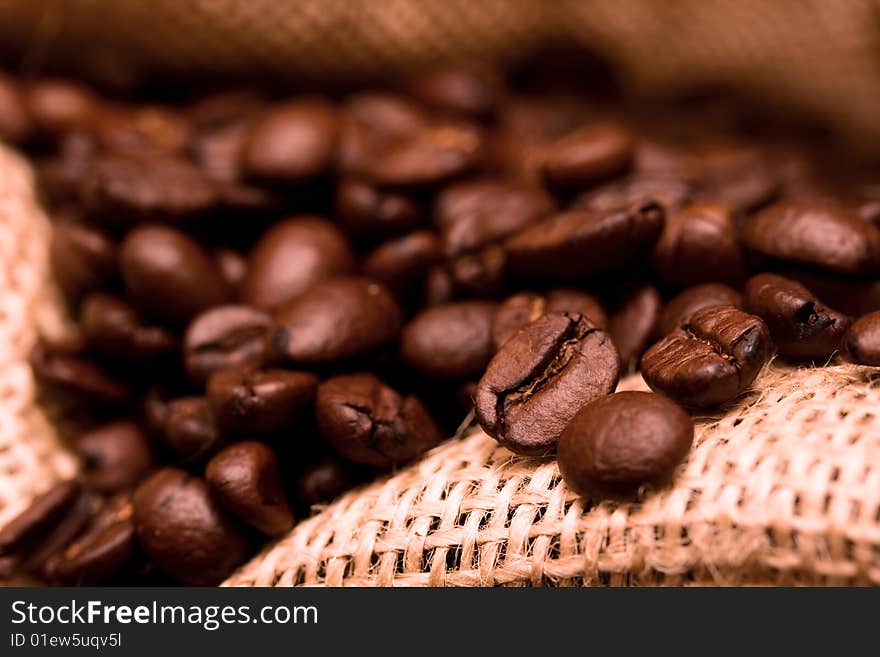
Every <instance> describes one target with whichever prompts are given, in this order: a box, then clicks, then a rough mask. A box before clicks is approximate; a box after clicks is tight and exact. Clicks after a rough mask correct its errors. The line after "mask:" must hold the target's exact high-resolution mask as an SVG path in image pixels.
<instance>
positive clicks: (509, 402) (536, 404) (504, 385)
mask: <svg viewBox="0 0 880 657" xmlns="http://www.w3.org/2000/svg"><path fill="white" fill-rule="evenodd" d="M619 375H620V356H619V355H618V353H617V349H615V347H614V345H613V344H612V342H611V338H610V337H609V336H608V334H607V333H605V332H604V331H603V330H601V329H599V328H598V327H596V326H595V325H594V324H592V323H591V322H590V321H589V320H588V319H587V318H585V317H584V316H583V315H578V314H571V313H552V314H549V315H544V316H543V317H541V318H539V319H537V320H535V321H534V322H532V323H531V324H529V325H528V326H526V327H525V328H523V329H522V330H521V331H520V332H519V333H517V334H516V335H515V336H513V337H512V338H511V339H510V340H508V341H507V343H505V345H504V346H503V347H502V348H501V349H500V350H499V351H498V353H497V354H495V356H494V358H492V361H491V362H490V363H489V366H488V367H487V368H486V373H485V374H484V375H483V378H482V379H480V382H479V384H478V385H477V394H476V399H475V403H476V414H477V420H478V421H479V423H480V426H481V427H482V428H483V430H484V431H485V432H486V433H487V434H489V435H490V436H492V437H493V438H495V439H496V440H498V442H500V443H501V444H502V445H504V446H505V447H507V448H508V449H510V450H511V451H514V452H516V453H518V454H545V453H548V452H551V451H553V450H554V449H555V448H556V443H557V441H558V440H559V436H560V435H561V434H562V431H563V429H564V428H565V426H566V425H567V424H568V423H569V421H570V420H571V419H572V418H573V417H574V416H575V414H577V413H578V411H580V410H581V408H583V407H584V406H586V405H587V404H589V403H590V402H591V401H594V400H596V399H598V398H600V397H603V396H605V395H607V394H609V393H610V392H612V391H613V390H614V388H615V387H616V386H617V380H618V377H619Z"/></svg>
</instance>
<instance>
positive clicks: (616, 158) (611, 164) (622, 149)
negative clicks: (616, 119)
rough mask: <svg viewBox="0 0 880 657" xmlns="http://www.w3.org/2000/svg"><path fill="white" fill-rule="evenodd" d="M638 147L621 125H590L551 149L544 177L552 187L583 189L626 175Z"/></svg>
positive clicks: (542, 172) (544, 168)
mask: <svg viewBox="0 0 880 657" xmlns="http://www.w3.org/2000/svg"><path fill="white" fill-rule="evenodd" d="M634 146H635V145H634V141H633V135H632V134H631V133H630V131H629V130H627V129H626V128H625V127H624V126H622V125H620V124H618V123H613V122H610V121H608V122H603V123H597V124H594V125H590V126H587V127H585V128H581V129H579V130H576V131H574V132H572V133H570V134H568V135H565V136H564V137H562V138H561V139H559V140H558V141H556V142H555V143H553V144H552V145H550V146H549V148H548V152H547V155H546V156H545V158H544V161H543V162H542V164H541V174H542V175H543V177H544V180H545V181H546V182H547V183H548V184H549V185H550V186H552V187H556V188H561V189H575V190H577V189H582V188H584V187H588V186H590V185H594V184H596V183H598V182H602V181H603V180H607V179H608V178H613V177H614V176H617V175H620V174H622V173H626V171H627V169H629V168H630V167H631V166H632V159H633V149H634Z"/></svg>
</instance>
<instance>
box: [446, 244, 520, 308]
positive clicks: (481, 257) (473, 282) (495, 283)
mask: <svg viewBox="0 0 880 657" xmlns="http://www.w3.org/2000/svg"><path fill="white" fill-rule="evenodd" d="M448 271H449V275H450V276H451V277H452V283H453V286H454V288H455V291H456V292H460V293H461V295H462V296H478V297H486V296H496V295H498V294H501V293H502V292H503V291H504V287H505V283H506V282H507V253H506V252H505V250H504V249H503V248H502V247H501V246H499V245H497V244H492V245H490V246H487V247H486V248H484V249H482V250H481V251H477V252H475V253H468V254H465V255H462V256H459V257H457V258H455V259H454V260H452V261H451V262H449V263H448Z"/></svg>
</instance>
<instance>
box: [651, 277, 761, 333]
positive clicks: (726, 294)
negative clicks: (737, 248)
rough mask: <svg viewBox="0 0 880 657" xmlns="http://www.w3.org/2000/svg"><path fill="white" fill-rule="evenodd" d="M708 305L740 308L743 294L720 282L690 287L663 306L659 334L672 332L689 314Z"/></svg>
mask: <svg viewBox="0 0 880 657" xmlns="http://www.w3.org/2000/svg"><path fill="white" fill-rule="evenodd" d="M709 306H735V307H737V308H740V309H742V308H743V307H744V303H743V296H742V294H740V293H739V292H737V291H736V290H734V289H733V288H732V287H729V286H727V285H723V284H722V283H703V284H702V285H695V286H693V287H690V288H688V289H686V290H685V291H684V292H681V293H680V294H678V295H677V296H675V297H673V298H672V299H671V300H670V301H669V302H668V303H667V304H666V306H664V308H663V312H662V313H661V315H660V326H659V329H660V331H659V332H660V335H666V334H668V333H672V331H674V330H675V329H676V328H678V327H679V326H680V325H681V323H682V321H684V320H685V319H687V318H688V317H689V316H690V315H693V314H694V313H695V312H696V311H698V310H700V309H702V308H708V307H709Z"/></svg>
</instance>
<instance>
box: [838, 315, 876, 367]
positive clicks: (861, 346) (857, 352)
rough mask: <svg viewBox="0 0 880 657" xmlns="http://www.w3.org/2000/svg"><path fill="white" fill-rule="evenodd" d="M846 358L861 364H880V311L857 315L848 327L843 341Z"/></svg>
mask: <svg viewBox="0 0 880 657" xmlns="http://www.w3.org/2000/svg"><path fill="white" fill-rule="evenodd" d="M843 347H844V356H845V357H846V359H847V360H849V361H851V362H853V363H859V364H861V365H874V366H880V312H872V313H868V314H867V315H864V316H862V317H859V318H858V319H857V320H856V321H855V322H853V323H852V326H850V327H849V331H847V333H846V336H845V338H844V341H843Z"/></svg>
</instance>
